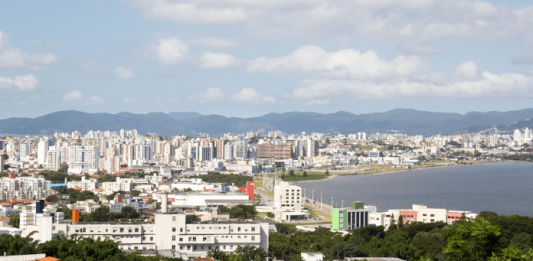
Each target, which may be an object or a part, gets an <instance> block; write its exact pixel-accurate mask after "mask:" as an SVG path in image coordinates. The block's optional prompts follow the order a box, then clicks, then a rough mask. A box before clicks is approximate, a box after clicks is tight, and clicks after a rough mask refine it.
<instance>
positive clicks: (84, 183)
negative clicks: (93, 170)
mask: <svg viewBox="0 0 533 261" xmlns="http://www.w3.org/2000/svg"><path fill="white" fill-rule="evenodd" d="M67 188H73V189H81V190H82V191H83V190H89V191H92V190H93V189H96V188H98V182H97V181H96V180H94V179H89V180H85V176H83V177H81V180H80V181H69V182H68V183H67Z"/></svg>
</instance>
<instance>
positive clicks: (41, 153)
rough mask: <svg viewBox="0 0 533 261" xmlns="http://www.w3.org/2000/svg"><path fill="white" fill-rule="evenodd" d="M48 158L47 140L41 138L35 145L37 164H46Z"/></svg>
mask: <svg viewBox="0 0 533 261" xmlns="http://www.w3.org/2000/svg"><path fill="white" fill-rule="evenodd" d="M47 158H48V141H45V140H41V141H39V144H38V146H37V161H38V163H39V164H46V162H47Z"/></svg>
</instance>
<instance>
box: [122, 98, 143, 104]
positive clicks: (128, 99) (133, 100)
mask: <svg viewBox="0 0 533 261" xmlns="http://www.w3.org/2000/svg"><path fill="white" fill-rule="evenodd" d="M123 102H124V103H139V100H137V99H135V98H133V99H130V98H124V101H123Z"/></svg>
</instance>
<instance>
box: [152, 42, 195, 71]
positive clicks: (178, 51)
mask: <svg viewBox="0 0 533 261" xmlns="http://www.w3.org/2000/svg"><path fill="white" fill-rule="evenodd" d="M152 51H153V54H154V55H155V58H156V59H157V60H158V61H159V63H160V64H162V65H171V64H177V63H179V62H181V61H182V59H183V57H184V56H185V55H186V54H188V53H189V45H187V44H186V43H184V42H183V41H182V40H180V39H178V38H166V39H160V40H159V42H158V44H157V45H155V46H153V47H152Z"/></svg>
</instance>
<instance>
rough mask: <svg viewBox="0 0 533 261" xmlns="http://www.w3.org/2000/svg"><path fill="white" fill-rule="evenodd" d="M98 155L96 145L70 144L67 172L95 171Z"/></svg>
mask: <svg viewBox="0 0 533 261" xmlns="http://www.w3.org/2000/svg"><path fill="white" fill-rule="evenodd" d="M99 155H100V154H99V152H98V147H97V146H70V147H69V159H68V168H69V170H68V171H69V173H75V174H81V173H87V172H88V173H97V172H98V163H99V158H100V156H99Z"/></svg>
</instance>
